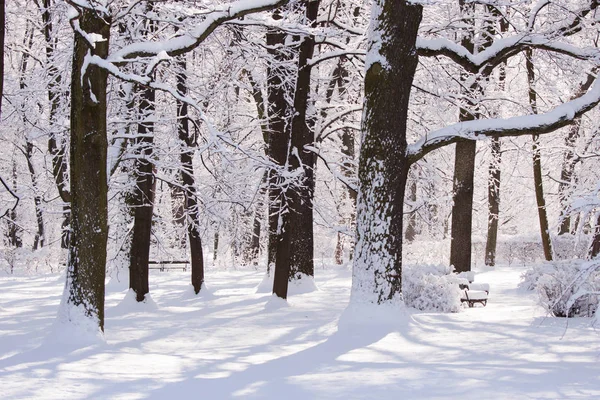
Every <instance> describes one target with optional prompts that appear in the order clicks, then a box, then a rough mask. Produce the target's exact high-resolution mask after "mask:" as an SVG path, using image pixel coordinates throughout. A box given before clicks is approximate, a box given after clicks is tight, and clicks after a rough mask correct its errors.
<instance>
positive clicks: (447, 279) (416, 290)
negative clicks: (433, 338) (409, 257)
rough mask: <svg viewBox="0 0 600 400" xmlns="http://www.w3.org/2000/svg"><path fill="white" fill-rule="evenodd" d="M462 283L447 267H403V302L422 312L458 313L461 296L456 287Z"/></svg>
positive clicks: (462, 280)
mask: <svg viewBox="0 0 600 400" xmlns="http://www.w3.org/2000/svg"><path fill="white" fill-rule="evenodd" d="M464 281H465V280H464V279H462V278H460V277H458V276H456V275H454V274H453V273H452V269H451V267H448V266H442V265H439V266H434V265H409V266H405V267H404V268H403V271H402V293H403V296H404V302H405V304H406V305H407V306H409V307H413V308H416V309H418V310H423V311H442V312H458V311H460V309H461V302H460V297H461V294H462V291H461V290H460V288H459V286H458V285H459V284H460V283H464Z"/></svg>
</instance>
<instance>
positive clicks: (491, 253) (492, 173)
mask: <svg viewBox="0 0 600 400" xmlns="http://www.w3.org/2000/svg"><path fill="white" fill-rule="evenodd" d="M490 148H491V153H492V154H491V157H492V160H491V161H490V169H489V178H488V229H487V240H486V243H485V265H488V266H490V267H493V266H494V265H496V245H497V243H498V217H499V214H500V162H501V161H502V153H501V152H500V138H492V139H491V146H490Z"/></svg>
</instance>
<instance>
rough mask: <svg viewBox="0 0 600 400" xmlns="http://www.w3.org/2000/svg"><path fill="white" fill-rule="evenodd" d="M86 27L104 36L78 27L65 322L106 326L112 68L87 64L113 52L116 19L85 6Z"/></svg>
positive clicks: (73, 78)
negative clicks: (90, 38)
mask: <svg viewBox="0 0 600 400" xmlns="http://www.w3.org/2000/svg"><path fill="white" fill-rule="evenodd" d="M78 22H79V26H80V29H81V30H82V31H83V32H86V33H87V34H88V35H92V34H93V35H99V36H100V37H102V38H103V39H104V40H103V41H97V42H96V43H95V47H93V48H92V47H91V46H90V44H89V43H88V41H87V39H86V38H85V37H83V36H82V35H81V34H80V33H79V31H75V48H74V51H73V71H72V75H71V157H70V159H71V229H72V235H71V240H70V243H69V257H68V262H67V283H66V285H65V296H64V298H63V301H64V303H63V304H64V306H63V309H62V315H61V316H62V318H63V321H65V322H66V321H69V322H71V323H73V324H78V323H81V321H80V320H78V319H80V318H81V314H84V315H85V316H86V317H87V318H89V319H91V320H92V321H93V322H94V323H95V324H97V325H98V327H99V329H100V330H101V331H103V330H104V279H105V275H106V243H107V232H108V228H107V191H108V185H107V175H106V152H107V145H108V142H107V137H106V88H107V77H108V73H107V71H106V70H104V69H102V68H99V67H97V66H95V65H93V64H92V65H87V68H86V69H85V74H84V75H83V76H82V71H83V66H84V65H85V64H86V62H85V61H86V55H89V54H93V55H96V56H98V57H101V58H106V57H107V55H108V47H109V38H110V18H109V16H107V15H103V14H101V13H100V12H99V11H96V10H92V9H87V8H83V7H80V8H79V17H78Z"/></svg>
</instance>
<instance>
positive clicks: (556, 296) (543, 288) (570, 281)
mask: <svg viewBox="0 0 600 400" xmlns="http://www.w3.org/2000/svg"><path fill="white" fill-rule="evenodd" d="M522 279H523V281H522V283H521V286H522V287H525V288H527V289H529V290H535V291H537V293H538V295H539V300H540V303H541V305H542V306H543V307H544V308H546V309H547V310H548V311H549V312H550V313H551V314H552V315H554V316H556V317H566V316H569V317H573V316H592V315H593V314H594V313H595V311H596V309H597V308H598V296H599V294H600V261H597V260H596V261H584V260H568V261H557V262H552V263H544V264H540V265H536V266H534V267H533V268H531V269H530V270H528V271H527V272H525V273H524V274H523V276H522Z"/></svg>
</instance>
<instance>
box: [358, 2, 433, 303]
mask: <svg viewBox="0 0 600 400" xmlns="http://www.w3.org/2000/svg"><path fill="white" fill-rule="evenodd" d="M422 12H423V9H422V6H420V5H416V4H413V3H412V2H408V1H398V0H396V1H392V0H375V1H374V2H373V6H372V15H371V23H372V26H371V35H370V37H369V43H368V48H369V52H368V54H367V58H366V63H367V65H366V68H367V71H366V75H365V102H364V108H365V109H364V114H363V123H362V130H363V132H362V146H361V150H360V162H359V170H358V180H359V190H358V199H357V206H356V225H357V226H356V235H357V242H356V247H355V259H354V265H353V277H352V300H353V301H359V302H369V303H384V302H389V301H400V299H399V295H400V293H401V291H402V239H403V238H402V236H403V232H402V219H403V211H404V191H405V187H406V179H407V175H408V170H409V161H408V157H407V156H406V147H407V142H406V128H407V115H408V104H409V98H410V92H411V87H412V82H413V78H414V74H415V70H416V67H417V63H418V56H417V51H416V39H417V33H418V29H419V24H420V22H421V18H422Z"/></svg>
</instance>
